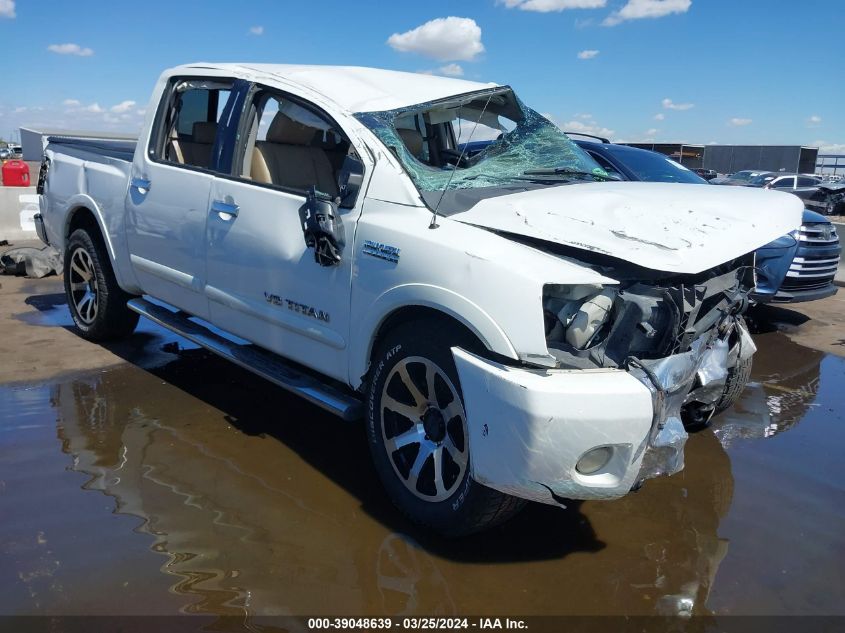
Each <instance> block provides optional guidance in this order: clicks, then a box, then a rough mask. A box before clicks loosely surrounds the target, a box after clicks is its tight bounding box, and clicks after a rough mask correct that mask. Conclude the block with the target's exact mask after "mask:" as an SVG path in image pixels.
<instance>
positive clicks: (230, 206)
mask: <svg viewBox="0 0 845 633" xmlns="http://www.w3.org/2000/svg"><path fill="white" fill-rule="evenodd" d="M240 209H241V208H240V207H239V206H238V205H236V204H235V203H234V202H225V201H224V200H214V201H212V203H211V211H212V212H213V213H216V214H218V215H219V216H220V218H221V219H223V220H227V219H229V218H236V217H238V211H240ZM224 215H228V216H229V218H224V217H223V216H224Z"/></svg>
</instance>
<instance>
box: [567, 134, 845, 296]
mask: <svg viewBox="0 0 845 633" xmlns="http://www.w3.org/2000/svg"><path fill="white" fill-rule="evenodd" d="M573 140H574V141H575V143H576V144H577V145H578V146H579V147H581V149H583V150H585V151H586V152H587V153H588V154H589V155H590V156H592V157H593V158H594V159H595V161H596V162H597V163H598V164H599V165H601V166H602V167H603V168H604V170H605V171H607V172H608V173H609V174H611V175H613V176H616V177H618V178H621V179H623V180H644V181H649V182H683V183H693V184H696V183H697V184H702V185H706V184H708V183H707V181H706V180H704V179H703V178H701V177H700V176H698V174H695V173H693V172H692V171H690V170H689V169H687V168H686V167H684V166H683V165H680V164H679V163H677V162H675V161H673V160H672V159H671V158H668V157H667V156H665V155H663V154H659V153H657V152H651V151H649V150H644V149H639V148H636V147H628V146H627V145H616V144H614V143H608V142H602V141H604V140H605V139H599V140H596V141H586V140H580V139H573ZM781 177H784V178H790V175H786V176H780V175H778V178H779V179H780V178H781ZM791 178H792V179H795V178H796V176H795V174H792V175H791ZM799 178H803V176H799ZM840 252H841V247H840V244H839V237H838V236H837V234H836V228H835V227H834V226H833V224H831V222H830V221H829V220H828V219H827V218H825V217H824V216H823V215H820V214H819V213H815V212H813V211H810V210H808V209H805V210H804V215H803V218H802V222H801V227H800V229H796V230H795V231H793V232H792V233H790V234H789V235H784V236H783V237H781V238H778V239H777V240H775V241H774V242H771V243H769V244H767V245H766V246H763V247H762V248H760V249H758V250H757V259H756V264H757V269H758V270H757V287H756V289H755V292H754V295H753V298H754V300H755V301H757V302H759V303H775V302H776V303H798V302H800V301H813V300H815V299H823V298H824V297H829V296H830V295H833V294H836V290H837V288H836V286H834V284H833V278H834V276H835V275H836V269H837V267H838V266H839V256H840Z"/></svg>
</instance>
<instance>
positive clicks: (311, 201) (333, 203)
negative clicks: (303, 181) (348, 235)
mask: <svg viewBox="0 0 845 633" xmlns="http://www.w3.org/2000/svg"><path fill="white" fill-rule="evenodd" d="M300 218H301V220H302V233H303V236H304V237H305V246H307V247H308V248H313V249H314V261H316V262H317V263H318V264H320V266H337V265H338V264H339V263H340V260H341V252H342V251H343V246H344V243H345V240H344V235H343V224H342V223H341V220H340V216H339V215H338V213H337V200H332V197H331V196H330V195H328V194H325V193H323V192H321V191H317V188H316V187H309V188H308V193H307V194H306V196H305V204H304V205H303V206H302V209H301V211H300Z"/></svg>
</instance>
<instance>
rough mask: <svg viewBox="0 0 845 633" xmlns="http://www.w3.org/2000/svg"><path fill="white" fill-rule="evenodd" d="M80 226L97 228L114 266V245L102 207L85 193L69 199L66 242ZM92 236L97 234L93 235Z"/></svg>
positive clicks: (66, 217)
mask: <svg viewBox="0 0 845 633" xmlns="http://www.w3.org/2000/svg"><path fill="white" fill-rule="evenodd" d="M80 228H85V229H89V230H94V229H96V232H97V234H99V237H100V239H102V240H103V243H104V244H105V245H106V250H107V251H108V254H109V259H110V260H111V262H112V266H114V260H115V253H114V247H113V245H112V242H111V238H110V236H109V232H108V231H107V230H106V226H105V223H104V221H103V216H102V213H101V212H100V208H99V207H98V206H97V203H96V202H95V201H94V200H93V199H92V198H91V197H90V196H87V195H85V194H80V195H76V196H73V197H72V198H71V199H70V200H69V201H68V212H67V215H66V216H65V228H64V232H63V238H64V242H65V244H66V243H67V240H68V238H69V237H70V236H71V234H72V233H73V232H74V231H75V230H77V229H80ZM92 237H95V236H93V235H92Z"/></svg>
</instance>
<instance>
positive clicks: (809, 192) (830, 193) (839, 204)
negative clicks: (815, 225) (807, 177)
mask: <svg viewBox="0 0 845 633" xmlns="http://www.w3.org/2000/svg"><path fill="white" fill-rule="evenodd" d="M791 193H794V194H795V195H796V196H798V197H799V198H801V199H802V200H803V201H804V206H806V207H807V208H808V209H811V210H813V211H817V212H818V213H822V214H824V215H845V179H843V180H839V181H835V182H831V181H822V182H821V183H820V184H818V185H814V186H812V187H797V188H796V189H793V190H792V191H791Z"/></svg>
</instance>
